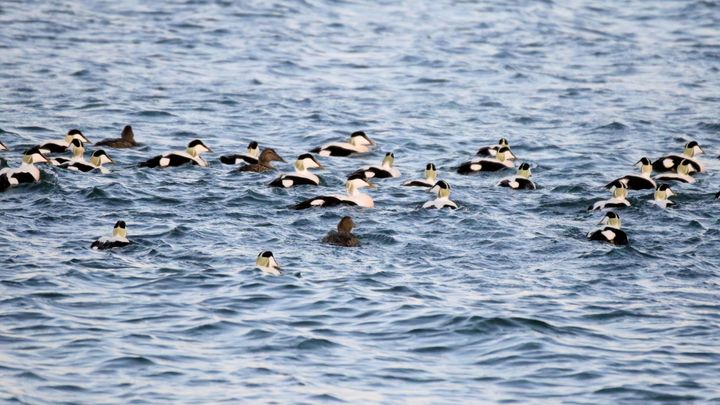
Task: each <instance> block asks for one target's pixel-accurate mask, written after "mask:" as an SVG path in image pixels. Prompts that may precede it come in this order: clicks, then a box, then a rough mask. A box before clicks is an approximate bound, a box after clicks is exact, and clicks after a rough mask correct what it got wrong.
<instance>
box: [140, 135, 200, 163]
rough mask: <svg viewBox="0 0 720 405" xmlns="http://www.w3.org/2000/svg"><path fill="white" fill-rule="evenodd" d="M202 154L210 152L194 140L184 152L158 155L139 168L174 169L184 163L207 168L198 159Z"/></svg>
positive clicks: (198, 141)
mask: <svg viewBox="0 0 720 405" xmlns="http://www.w3.org/2000/svg"><path fill="white" fill-rule="evenodd" d="M203 152H212V150H211V149H210V148H208V147H207V146H205V144H204V143H203V142H202V141H201V140H199V139H195V140H193V141H190V143H188V146H187V149H185V151H184V152H179V151H178V152H169V153H166V154H164V155H158V156H155V157H154V158H152V159H150V160H147V161H145V162H141V163H140V165H139V166H140V167H176V166H181V165H184V164H186V163H190V164H193V165H198V166H200V167H207V165H208V163H207V161H205V159H203V158H202V157H200V154H201V153H203Z"/></svg>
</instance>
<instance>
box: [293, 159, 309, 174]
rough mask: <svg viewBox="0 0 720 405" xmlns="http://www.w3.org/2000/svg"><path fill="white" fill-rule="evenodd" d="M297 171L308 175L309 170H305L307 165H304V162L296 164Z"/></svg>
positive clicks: (299, 161) (300, 161)
mask: <svg viewBox="0 0 720 405" xmlns="http://www.w3.org/2000/svg"><path fill="white" fill-rule="evenodd" d="M295 171H296V172H298V173H303V174H304V173H307V169H305V164H303V162H302V160H298V161H296V162H295Z"/></svg>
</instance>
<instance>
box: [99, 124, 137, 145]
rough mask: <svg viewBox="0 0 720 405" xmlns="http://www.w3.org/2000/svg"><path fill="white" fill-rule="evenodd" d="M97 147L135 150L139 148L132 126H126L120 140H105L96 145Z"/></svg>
mask: <svg viewBox="0 0 720 405" xmlns="http://www.w3.org/2000/svg"><path fill="white" fill-rule="evenodd" d="M95 146H109V147H111V148H134V147H135V146H138V143H137V142H135V133H133V130H132V127H131V126H130V125H125V128H123V130H122V133H121V134H120V138H115V139H103V140H102V141H100V142H98V143H96V144H95Z"/></svg>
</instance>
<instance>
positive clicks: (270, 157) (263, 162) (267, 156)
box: [237, 148, 285, 173]
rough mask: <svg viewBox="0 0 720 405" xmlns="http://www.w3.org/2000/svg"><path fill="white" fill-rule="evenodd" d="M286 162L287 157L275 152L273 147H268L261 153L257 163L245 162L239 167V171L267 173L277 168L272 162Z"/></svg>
mask: <svg viewBox="0 0 720 405" xmlns="http://www.w3.org/2000/svg"><path fill="white" fill-rule="evenodd" d="M273 161H275V162H285V159H283V158H281V157H280V155H278V154H277V152H275V149H273V148H266V149H263V151H262V152H261V153H260V156H259V157H258V162H257V163H251V164H244V165H242V166H240V167H238V169H237V171H239V172H256V173H265V172H269V171H273V170H275V168H274V167H273V165H272V162H273Z"/></svg>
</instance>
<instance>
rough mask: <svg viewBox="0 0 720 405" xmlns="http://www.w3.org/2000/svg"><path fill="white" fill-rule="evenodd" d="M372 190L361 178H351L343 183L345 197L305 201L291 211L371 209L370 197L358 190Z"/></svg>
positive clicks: (338, 196)
mask: <svg viewBox="0 0 720 405" xmlns="http://www.w3.org/2000/svg"><path fill="white" fill-rule="evenodd" d="M363 187H369V188H374V187H375V185H374V184H372V183H370V181H368V180H367V179H366V178H364V177H363V176H359V175H358V176H351V177H350V178H348V180H347V182H346V183H345V190H346V191H347V194H346V195H326V196H318V197H314V198H311V199H309V200H305V201H303V202H301V203H299V204H296V205H294V206H293V209H296V210H303V209H307V208H312V207H335V206H338V205H350V206H357V207H363V208H373V207H374V206H375V203H374V202H373V199H372V197H370V196H369V195H367V194H364V193H362V192H360V191H359V189H360V188H363Z"/></svg>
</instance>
